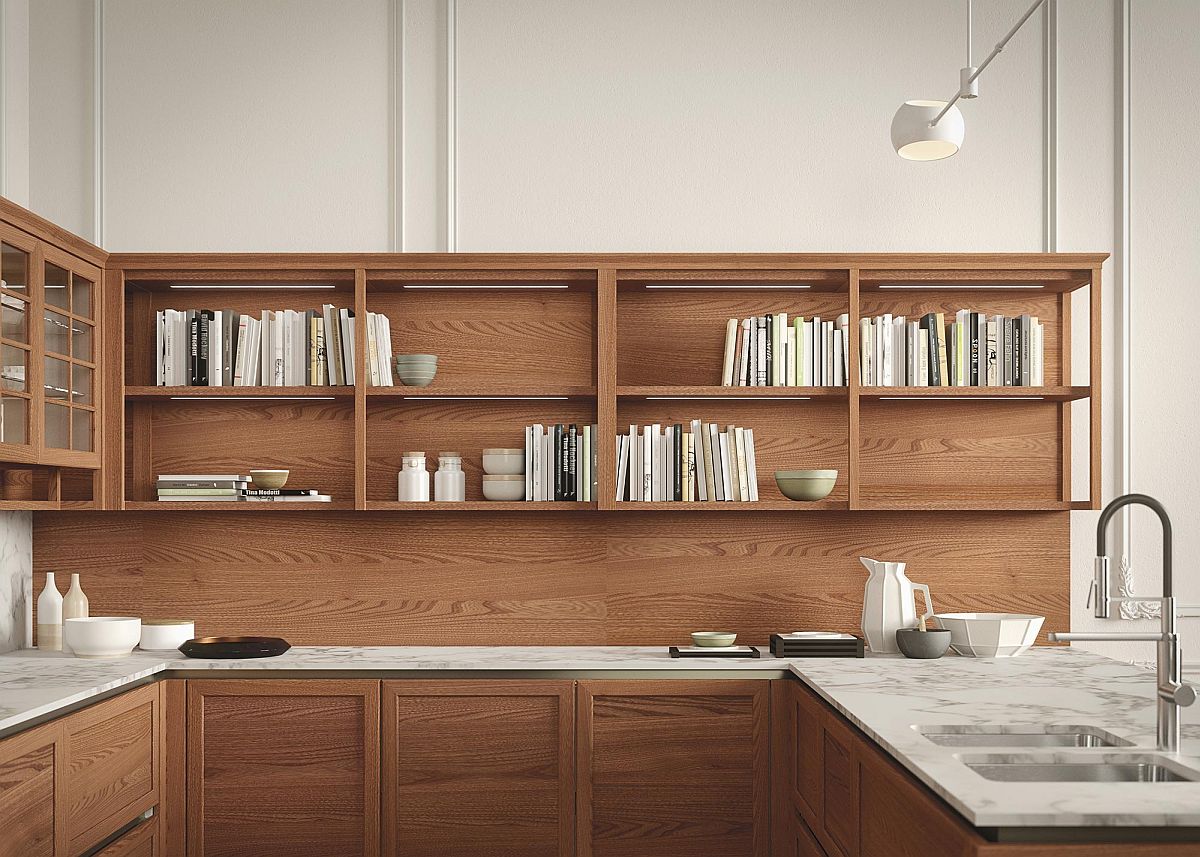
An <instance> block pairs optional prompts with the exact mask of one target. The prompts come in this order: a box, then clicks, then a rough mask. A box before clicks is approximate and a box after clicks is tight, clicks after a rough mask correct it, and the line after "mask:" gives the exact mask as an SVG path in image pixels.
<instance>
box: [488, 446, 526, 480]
mask: <svg viewBox="0 0 1200 857" xmlns="http://www.w3.org/2000/svg"><path fill="white" fill-rule="evenodd" d="M483 472H484V473H487V474H489V475H491V476H523V475H524V474H525V450H523V449H485V450H484V451H483Z"/></svg>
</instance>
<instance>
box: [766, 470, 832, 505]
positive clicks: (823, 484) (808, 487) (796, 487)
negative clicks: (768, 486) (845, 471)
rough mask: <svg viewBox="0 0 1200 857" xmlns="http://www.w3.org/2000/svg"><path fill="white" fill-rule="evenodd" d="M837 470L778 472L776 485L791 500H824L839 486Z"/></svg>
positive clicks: (776, 473)
mask: <svg viewBox="0 0 1200 857" xmlns="http://www.w3.org/2000/svg"><path fill="white" fill-rule="evenodd" d="M837 475H838V472H837V471H836V470H776V471H775V484H776V485H778V486H779V492H780V493H781V494H783V496H784V497H787V498H788V499H789V500H800V501H806V502H813V501H814V500H824V499H825V498H826V497H828V496H829V495H830V494H831V493H832V492H833V486H834V485H836V484H837Z"/></svg>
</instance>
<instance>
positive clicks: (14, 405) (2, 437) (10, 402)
mask: <svg viewBox="0 0 1200 857" xmlns="http://www.w3.org/2000/svg"><path fill="white" fill-rule="evenodd" d="M0 443H29V402H27V401H26V400H25V399H18V398H15V397H12V396H3V397H0Z"/></svg>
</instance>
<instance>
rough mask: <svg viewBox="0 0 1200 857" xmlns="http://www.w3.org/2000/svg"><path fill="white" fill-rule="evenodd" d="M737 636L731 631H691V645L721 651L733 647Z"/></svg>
mask: <svg viewBox="0 0 1200 857" xmlns="http://www.w3.org/2000/svg"><path fill="white" fill-rule="evenodd" d="M736 639H737V634H736V633H735V632H733V631H693V632H692V645H694V646H703V647H705V648H712V649H723V648H726V647H728V646H732V645H733V641H734V640H736Z"/></svg>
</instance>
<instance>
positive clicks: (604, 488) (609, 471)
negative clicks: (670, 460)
mask: <svg viewBox="0 0 1200 857" xmlns="http://www.w3.org/2000/svg"><path fill="white" fill-rule="evenodd" d="M596 435H597V437H596V442H597V443H598V444H599V446H598V447H597V451H596V491H597V493H598V496H597V498H596V500H597V508H599V509H615V508H616V496H615V488H614V486H615V485H616V482H617V472H616V468H617V462H616V460H615V458H616V456H615V455H614V452H613V446H614V440H613V439H614V438H615V437H616V436H617V272H616V271H615V270H614V269H612V268H602V269H600V270H599V271H597V272H596Z"/></svg>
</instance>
